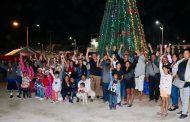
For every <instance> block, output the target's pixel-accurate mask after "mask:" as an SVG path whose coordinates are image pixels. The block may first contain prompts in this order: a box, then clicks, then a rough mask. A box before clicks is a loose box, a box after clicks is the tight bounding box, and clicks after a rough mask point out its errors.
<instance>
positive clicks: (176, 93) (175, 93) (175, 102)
mask: <svg viewBox="0 0 190 122" xmlns="http://www.w3.org/2000/svg"><path fill="white" fill-rule="evenodd" d="M171 97H172V106H178V101H179V88H177V87H176V86H174V85H172V92H171Z"/></svg>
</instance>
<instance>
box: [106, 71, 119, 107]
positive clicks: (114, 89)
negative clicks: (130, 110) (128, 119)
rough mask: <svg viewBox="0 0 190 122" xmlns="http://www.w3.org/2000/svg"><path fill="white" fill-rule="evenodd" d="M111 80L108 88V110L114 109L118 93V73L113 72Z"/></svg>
mask: <svg viewBox="0 0 190 122" xmlns="http://www.w3.org/2000/svg"><path fill="white" fill-rule="evenodd" d="M112 76H113V80H111V82H110V84H109V87H108V90H109V107H110V110H112V109H116V105H117V97H118V95H119V94H120V82H119V80H118V74H116V73H113V75H112Z"/></svg>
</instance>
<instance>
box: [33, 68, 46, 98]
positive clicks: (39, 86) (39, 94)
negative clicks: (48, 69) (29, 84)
mask: <svg viewBox="0 0 190 122" xmlns="http://www.w3.org/2000/svg"><path fill="white" fill-rule="evenodd" d="M42 80H43V73H42V69H41V68H39V69H38V74H37V76H36V82H35V86H36V98H39V100H44V95H45V93H44V92H45V91H44V85H43V81H42Z"/></svg>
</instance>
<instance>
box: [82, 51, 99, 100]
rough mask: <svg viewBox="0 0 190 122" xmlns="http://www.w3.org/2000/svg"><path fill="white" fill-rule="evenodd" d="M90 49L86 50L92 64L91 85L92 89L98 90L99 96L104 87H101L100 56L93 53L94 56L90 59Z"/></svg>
mask: <svg viewBox="0 0 190 122" xmlns="http://www.w3.org/2000/svg"><path fill="white" fill-rule="evenodd" d="M89 51H90V49H89V48H88V49H87V52H86V60H87V62H89V64H90V78H91V81H92V82H91V87H92V90H94V91H95V92H96V95H97V98H99V97H100V96H101V93H102V89H101V86H100V84H101V69H100V64H99V63H100V62H99V57H98V56H97V55H96V54H93V55H92V58H90V59H89V56H88V55H89Z"/></svg>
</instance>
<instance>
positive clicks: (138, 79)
mask: <svg viewBox="0 0 190 122" xmlns="http://www.w3.org/2000/svg"><path fill="white" fill-rule="evenodd" d="M135 52H136V54H137V60H138V62H137V64H136V67H135V89H137V90H138V91H139V100H140V101H141V100H142V95H143V87H144V78H145V57H144V55H143V54H142V53H141V52H140V51H139V50H137V51H135Z"/></svg>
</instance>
